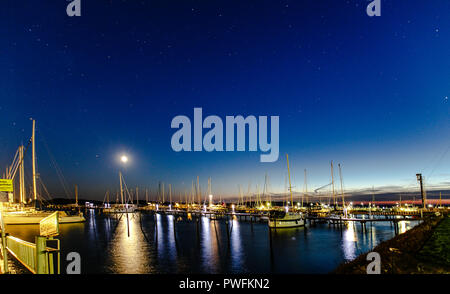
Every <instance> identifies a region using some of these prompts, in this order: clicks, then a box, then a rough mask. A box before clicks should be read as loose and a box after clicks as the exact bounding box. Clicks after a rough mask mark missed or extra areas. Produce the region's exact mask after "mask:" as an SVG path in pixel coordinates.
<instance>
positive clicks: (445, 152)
mask: <svg viewBox="0 0 450 294" xmlns="http://www.w3.org/2000/svg"><path fill="white" fill-rule="evenodd" d="M449 150H450V145H448V147H447V149H446V150H445V151H444V153H442V156H441V158H440V159H439V160H438V162H436V165H435V166H434V167H433V169H432V170H431V172H430V173H429V174H428V177H427V178H428V180H429V179H430V177H431V175H432V174H433V173H434V171H435V170H436V168H437V167H438V166H439V164H440V163H441V162H442V160H443V159H444V157H445V155H447V152H448V151H449Z"/></svg>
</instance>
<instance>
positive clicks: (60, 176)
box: [38, 129, 72, 199]
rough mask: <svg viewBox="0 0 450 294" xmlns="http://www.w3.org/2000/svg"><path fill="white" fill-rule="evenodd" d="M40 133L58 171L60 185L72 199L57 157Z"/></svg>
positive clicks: (67, 196)
mask: <svg viewBox="0 0 450 294" xmlns="http://www.w3.org/2000/svg"><path fill="white" fill-rule="evenodd" d="M38 132H39V134H40V138H41V140H42V142H43V144H44V147H45V149H46V150H47V153H48V155H49V156H50V161H51V162H52V164H53V167H54V168H55V170H56V174H57V176H58V179H59V181H60V184H61V185H62V186H63V189H64V192H65V193H66V198H69V199H70V198H72V197H71V196H72V194H71V193H70V192H69V189H68V187H67V186H68V184H67V181H66V179H65V177H64V174H63V173H62V170H61V168H60V167H59V165H58V163H57V162H56V159H55V157H54V156H53V154H52V152H51V151H50V148H49V147H48V144H47V140H46V139H45V136H44V135H43V134H42V132H41V131H39V129H38Z"/></svg>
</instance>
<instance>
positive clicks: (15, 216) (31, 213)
mask: <svg viewBox="0 0 450 294" xmlns="http://www.w3.org/2000/svg"><path fill="white" fill-rule="evenodd" d="M35 129H36V122H35V120H33V133H32V137H31V145H32V153H33V154H32V160H33V196H34V203H35V205H37V203H38V201H37V189H36V178H37V177H36V151H35V150H36V149H35V146H36V145H35V141H36V136H35ZM18 158H19V160H17V161H16V160H14V161H13V165H12V166H11V168H10V169H9V173H8V175H7V176H8V178H9V179H11V180H14V177H15V175H16V172H17V170H19V180H20V185H19V186H20V203H19V204H17V203H2V216H3V221H4V223H5V224H7V225H25V224H27V225H28V224H39V223H40V221H41V220H42V219H43V218H45V217H47V216H49V215H51V214H52V213H53V211H51V212H49V211H39V210H37V209H36V207H27V206H25V205H24V204H25V203H26V197H25V184H24V161H23V159H24V146H20V147H19V157H18ZM58 216H59V223H60V224H65V223H78V222H84V221H86V219H85V218H84V216H83V213H82V212H78V213H75V214H70V213H68V212H65V211H59V213H58Z"/></svg>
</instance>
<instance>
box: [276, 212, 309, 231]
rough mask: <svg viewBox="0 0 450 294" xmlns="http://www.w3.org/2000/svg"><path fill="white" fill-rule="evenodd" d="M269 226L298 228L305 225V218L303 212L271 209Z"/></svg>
mask: <svg viewBox="0 0 450 294" xmlns="http://www.w3.org/2000/svg"><path fill="white" fill-rule="evenodd" d="M268 224H269V228H271V229H277V228H296V227H303V226H304V225H305V220H304V219H303V216H302V214H298V213H292V212H284V211H271V212H270V214H269V222H268Z"/></svg>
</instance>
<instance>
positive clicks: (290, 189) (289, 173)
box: [286, 153, 294, 206]
mask: <svg viewBox="0 0 450 294" xmlns="http://www.w3.org/2000/svg"><path fill="white" fill-rule="evenodd" d="M286 161H287V168H288V176H289V191H290V192H291V205H292V206H293V205H294V202H292V200H293V197H292V186H291V171H290V169H289V157H288V154H287V153H286Z"/></svg>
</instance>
